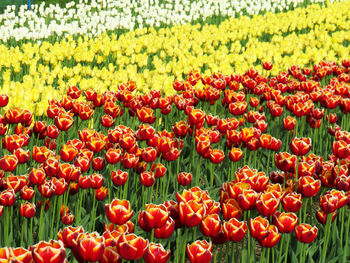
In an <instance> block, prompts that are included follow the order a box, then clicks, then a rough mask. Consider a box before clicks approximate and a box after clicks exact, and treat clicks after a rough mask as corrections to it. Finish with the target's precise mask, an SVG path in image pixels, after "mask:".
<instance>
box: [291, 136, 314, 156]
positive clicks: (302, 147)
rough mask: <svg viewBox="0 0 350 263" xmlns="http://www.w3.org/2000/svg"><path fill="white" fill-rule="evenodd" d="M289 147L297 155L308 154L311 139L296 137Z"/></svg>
mask: <svg viewBox="0 0 350 263" xmlns="http://www.w3.org/2000/svg"><path fill="white" fill-rule="evenodd" d="M289 147H290V150H291V151H292V152H293V153H294V154H295V155H298V156H303V155H306V154H307V153H308V152H309V151H310V149H311V139H310V138H297V137H294V138H293V140H292V141H291V143H290V144H289Z"/></svg>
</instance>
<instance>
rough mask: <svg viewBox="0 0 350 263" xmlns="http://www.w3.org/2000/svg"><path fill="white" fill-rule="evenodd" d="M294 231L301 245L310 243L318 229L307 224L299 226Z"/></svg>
mask: <svg viewBox="0 0 350 263" xmlns="http://www.w3.org/2000/svg"><path fill="white" fill-rule="evenodd" d="M294 231H295V235H296V236H297V239H298V241H300V242H303V243H312V242H314V240H315V239H316V237H317V232H318V228H317V227H315V226H310V225H308V224H300V225H298V226H297V227H296V228H295V230H294Z"/></svg>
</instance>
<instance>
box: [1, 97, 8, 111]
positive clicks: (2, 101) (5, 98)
mask: <svg viewBox="0 0 350 263" xmlns="http://www.w3.org/2000/svg"><path fill="white" fill-rule="evenodd" d="M8 103H9V96H8V95H7V94H0V107H1V108H3V107H6V106H7V104H8Z"/></svg>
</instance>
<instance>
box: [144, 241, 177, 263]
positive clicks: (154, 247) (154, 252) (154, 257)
mask: <svg viewBox="0 0 350 263" xmlns="http://www.w3.org/2000/svg"><path fill="white" fill-rule="evenodd" d="M169 257H170V250H165V249H164V247H163V246H162V245H161V244H155V243H150V244H149V245H148V247H147V250H146V252H145V254H144V255H143V260H144V261H145V262H146V263H154V262H157V263H165V262H167V261H168V260H169Z"/></svg>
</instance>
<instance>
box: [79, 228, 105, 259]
mask: <svg viewBox="0 0 350 263" xmlns="http://www.w3.org/2000/svg"><path fill="white" fill-rule="evenodd" d="M77 239H78V240H79V241H78V244H77V246H78V247H77V250H78V252H79V256H80V257H81V258H82V259H83V260H86V261H92V262H94V261H98V260H100V259H101V258H102V255H103V252H104V249H105V245H104V238H103V237H101V236H99V235H98V234H97V233H96V232H95V233H91V234H87V235H85V234H84V233H82V234H80V235H79V236H78V237H77Z"/></svg>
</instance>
